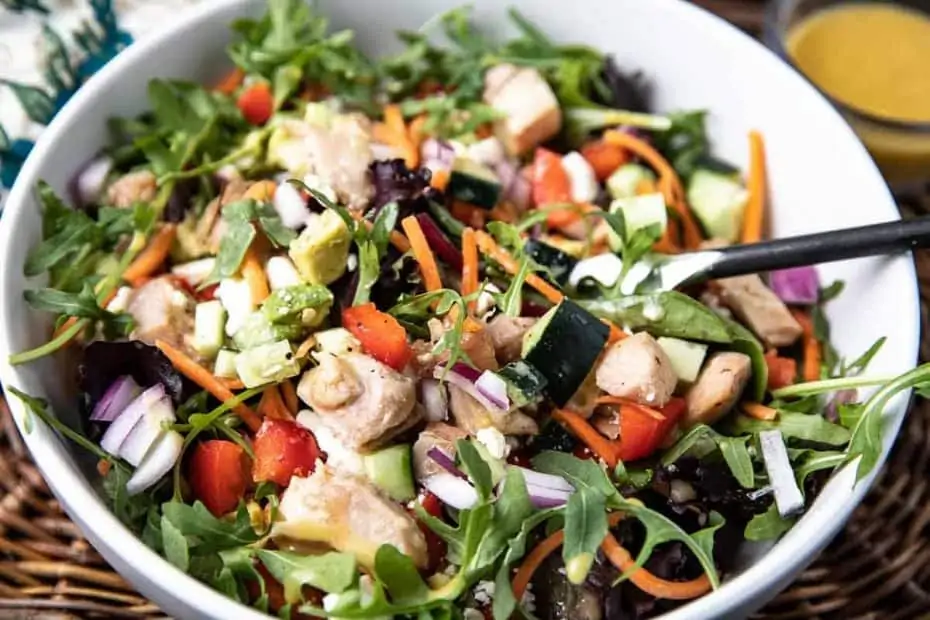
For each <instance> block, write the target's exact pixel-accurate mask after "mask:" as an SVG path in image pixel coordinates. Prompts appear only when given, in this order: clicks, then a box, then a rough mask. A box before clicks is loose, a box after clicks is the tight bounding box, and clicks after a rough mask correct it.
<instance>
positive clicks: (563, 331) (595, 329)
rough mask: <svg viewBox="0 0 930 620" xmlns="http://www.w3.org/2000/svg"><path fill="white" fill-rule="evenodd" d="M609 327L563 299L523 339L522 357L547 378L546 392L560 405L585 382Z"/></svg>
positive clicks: (605, 341)
mask: <svg viewBox="0 0 930 620" xmlns="http://www.w3.org/2000/svg"><path fill="white" fill-rule="evenodd" d="M609 333H610V329H609V328H608V327H607V325H605V324H604V323H602V322H601V321H600V320H599V319H597V318H596V317H595V316H594V315H592V314H591V313H590V312H588V311H587V310H584V309H583V308H582V307H581V306H579V305H578V304H576V303H575V302H573V301H571V300H569V299H564V300H562V301H561V302H560V303H559V305H557V306H556V307H554V308H552V309H551V310H549V311H548V312H547V313H546V314H545V315H543V316H542V318H540V319H539V321H538V322H537V323H536V324H535V325H534V326H533V327H532V328H531V329H530V330H529V331H528V332H527V333H526V336H524V338H523V359H524V360H525V361H526V362H527V363H528V364H530V365H531V366H533V367H534V368H536V369H537V370H538V371H539V372H540V374H541V375H542V376H544V377H545V378H546V382H547V384H548V385H547V387H546V391H547V392H548V393H549V397H550V398H551V399H552V400H553V402H555V404H556V406H558V407H562V406H564V405H565V403H567V402H568V401H569V400H570V399H571V397H572V396H573V395H574V394H575V392H576V391H577V390H578V388H579V387H580V386H581V384H582V383H584V380H585V377H587V376H588V373H589V372H590V371H591V369H592V368H593V367H594V363H595V362H596V361H597V358H598V357H599V356H600V354H601V351H602V350H603V349H604V345H605V344H606V343H607V336H608V334H609Z"/></svg>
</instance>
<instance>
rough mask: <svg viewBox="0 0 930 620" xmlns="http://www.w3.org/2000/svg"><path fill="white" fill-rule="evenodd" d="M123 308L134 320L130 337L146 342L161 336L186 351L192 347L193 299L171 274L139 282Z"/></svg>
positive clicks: (148, 342) (161, 338)
mask: <svg viewBox="0 0 930 620" xmlns="http://www.w3.org/2000/svg"><path fill="white" fill-rule="evenodd" d="M126 311H127V312H128V313H129V314H131V315H132V318H133V319H134V320H135V323H136V325H135V329H134V330H133V332H132V338H133V339H135V340H141V341H142V342H144V343H146V344H154V343H155V340H156V339H158V340H164V341H166V342H168V343H169V344H172V345H174V346H176V347H180V348H182V349H184V350H186V351H188V352H189V351H191V350H192V347H191V346H190V345H191V344H192V338H193V332H194V300H193V299H191V297H190V295H188V294H187V293H186V292H185V291H184V290H183V289H182V288H180V287H179V286H177V285H176V284H175V281H174V279H173V278H172V277H170V276H162V277H160V278H155V279H154V280H150V281H148V282H146V283H145V284H143V285H142V286H140V287H139V288H138V289H136V290H135V291H134V292H133V293H132V295H131V298H130V300H129V305H128V306H127V307H126ZM189 341H191V342H189ZM197 357H199V356H197Z"/></svg>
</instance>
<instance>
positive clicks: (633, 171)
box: [607, 164, 656, 198]
mask: <svg viewBox="0 0 930 620" xmlns="http://www.w3.org/2000/svg"><path fill="white" fill-rule="evenodd" d="M655 180H656V175H655V174H654V173H653V172H652V170H650V169H649V168H646V167H645V166H640V165H639V164H624V165H622V166H620V167H619V168H617V169H616V170H615V171H614V173H613V174H611V175H610V176H609V177H608V178H607V191H608V192H610V196H611V197H612V198H629V197H630V196H635V195H636V194H638V193H639V191H638V190H639V186H640V183H642V182H643V181H655Z"/></svg>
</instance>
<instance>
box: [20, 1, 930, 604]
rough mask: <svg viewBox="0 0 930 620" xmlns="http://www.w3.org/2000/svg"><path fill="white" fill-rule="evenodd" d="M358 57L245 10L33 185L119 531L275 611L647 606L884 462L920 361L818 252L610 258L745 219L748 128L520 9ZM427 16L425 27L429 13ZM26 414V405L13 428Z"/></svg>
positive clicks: (339, 38)
mask: <svg viewBox="0 0 930 620" xmlns="http://www.w3.org/2000/svg"><path fill="white" fill-rule="evenodd" d="M510 17H511V18H512V20H513V21H514V23H515V25H516V27H517V29H518V31H519V34H518V36H516V38H513V39H511V40H508V41H498V40H493V39H490V38H488V37H487V36H485V35H484V34H483V33H482V32H481V31H480V30H478V29H477V28H476V27H474V26H473V24H472V23H471V22H470V19H469V13H468V11H467V10H466V9H458V10H453V11H451V12H448V13H445V14H442V15H440V16H438V17H436V18H435V19H434V20H432V21H431V22H430V23H429V24H426V25H424V27H423V28H422V29H421V30H419V31H416V32H401V33H399V37H400V39H401V41H402V42H403V44H404V49H403V50H402V51H401V52H400V53H398V54H397V55H394V56H390V57H387V58H382V59H378V60H373V59H369V58H367V57H366V56H365V55H363V54H362V53H361V52H360V51H359V50H358V49H356V47H354V45H353V40H352V33H351V32H346V31H342V32H329V30H328V24H327V21H326V19H325V18H324V17H323V16H321V15H319V14H317V13H316V12H315V11H314V9H312V8H311V7H309V6H307V5H305V4H304V3H303V2H302V1H300V0H272V1H271V2H269V6H268V13H267V15H265V16H264V17H262V18H261V19H257V20H251V19H246V20H240V21H238V22H236V23H235V24H234V25H233V29H234V31H235V33H236V35H237V38H236V40H235V42H234V43H232V44H231V45H230V47H229V50H228V52H229V57H230V59H231V60H232V62H233V63H234V65H235V69H234V70H233V71H232V72H231V73H229V74H228V76H227V77H225V78H224V79H223V80H222V81H221V82H220V83H219V84H215V85H208V86H202V85H198V84H192V83H187V82H179V81H170V80H152V81H151V82H150V84H149V89H148V92H149V98H150V100H151V111H150V112H147V113H145V114H143V115H141V116H140V117H138V118H116V119H113V120H112V123H111V129H112V134H113V140H112V145H111V146H110V147H109V148H107V149H106V150H104V151H103V152H102V153H99V154H98V155H97V156H96V157H95V158H94V159H92V160H91V161H89V162H88V163H87V164H86V165H85V166H84V167H83V168H82V169H81V171H80V173H79V174H78V175H77V176H76V177H75V179H74V181H73V183H72V184H71V187H70V188H69V193H70V194H71V196H70V199H71V202H73V206H68V205H66V204H65V201H64V200H63V199H62V198H61V197H59V196H58V195H56V194H55V192H54V191H53V190H52V189H51V188H50V187H49V186H48V185H46V184H44V183H40V184H39V186H38V187H37V192H38V195H39V198H40V199H41V204H42V205H43V239H42V241H41V242H40V243H39V244H38V245H36V246H35V247H34V248H33V250H32V251H31V252H30V253H29V254H28V256H27V258H26V261H25V266H24V271H25V275H26V276H28V277H36V276H41V277H42V278H44V280H43V281H44V282H46V285H45V286H44V287H37V288H34V289H31V290H29V291H27V292H26V293H25V300H26V302H27V303H29V304H30V306H31V307H33V308H34V309H36V310H37V311H42V312H48V313H50V314H52V315H54V316H55V317H56V321H55V328H54V333H53V334H52V335H51V337H50V339H49V341H48V342H47V343H45V344H43V345H42V346H39V347H38V348H36V349H33V350H30V351H24V352H21V353H18V354H16V355H13V356H12V357H11V359H10V362H11V363H12V364H25V363H29V362H32V361H34V360H36V359H38V358H41V357H43V356H47V355H50V354H54V353H56V352H59V351H62V350H64V349H66V348H67V349H70V353H71V354H73V355H74V356H75V357H76V358H77V359H78V360H79V363H78V365H77V373H76V381H77V385H78V387H79V392H80V395H81V398H80V404H79V406H80V410H81V412H82V420H83V423H82V424H81V425H80V427H79V428H71V427H70V426H67V425H65V424H63V423H61V422H60V421H59V420H58V419H57V418H56V417H55V416H54V415H53V414H52V412H50V411H49V409H48V407H47V404H46V403H45V402H44V401H42V400H40V399H38V398H35V397H32V396H29V395H28V394H25V393H23V392H22V391H20V390H17V389H16V388H15V387H10V391H11V392H12V393H13V394H15V395H16V396H17V397H19V398H20V399H21V400H22V401H23V402H24V403H25V405H26V406H27V409H28V411H30V412H31V415H35V416H38V417H39V418H40V419H42V420H43V421H44V422H46V423H47V424H49V425H51V426H52V427H54V428H55V429H56V430H57V431H59V432H60V433H61V434H62V435H64V436H65V437H68V438H69V439H70V440H72V441H74V442H75V443H76V444H78V445H79V446H81V447H82V448H83V449H85V450H86V451H87V453H89V454H90V455H91V456H92V458H94V459H96V461H97V462H98V471H99V473H100V476H101V485H102V490H103V493H104V494H105V495H106V497H108V498H109V501H110V502H111V504H112V508H113V511H114V512H115V514H116V515H117V516H118V517H119V518H120V519H121V520H122V521H123V522H124V523H125V524H126V526H127V527H129V528H131V529H132V530H133V531H134V532H136V533H137V534H138V535H139V536H140V537H141V538H142V540H143V541H144V542H145V543H146V544H147V545H149V546H150V547H152V548H153V549H155V550H156V551H158V552H159V553H161V554H163V555H164V557H165V558H166V559H167V560H168V561H169V562H170V563H171V564H173V565H174V566H176V567H177V568H179V569H181V570H183V571H186V572H187V573H189V574H191V575H192V576H194V577H196V578H197V579H200V580H202V581H204V582H206V583H208V584H210V585H212V586H213V587H215V588H216V589H218V590H219V591H221V592H223V593H224V594H226V595H228V596H229V597H232V598H234V599H236V600H239V601H241V602H243V603H245V604H249V605H252V606H254V607H256V608H258V609H260V610H262V611H266V612H268V613H273V614H278V615H280V616H281V617H298V616H301V617H302V616H332V617H339V618H388V617H411V618H469V619H471V618H484V617H493V618H495V619H498V620H502V619H506V618H510V617H520V616H525V617H545V618H569V617H571V618H592V619H595V618H602V617H607V618H647V617H652V616H655V615H658V614H661V613H663V612H665V611H668V610H670V609H672V608H674V607H676V606H678V605H681V604H682V603H684V602H686V601H688V600H691V599H694V598H696V597H700V596H702V595H704V594H706V593H708V592H710V591H711V590H713V589H714V588H716V587H718V586H719V585H720V583H721V579H723V578H725V577H726V575H727V573H728V571H731V570H733V568H734V563H735V559H736V554H737V550H738V548H739V547H740V545H741V544H744V541H750V542H751V541H760V540H766V539H774V538H777V537H778V536H780V535H781V534H783V533H784V532H785V531H787V530H788V529H789V528H790V527H791V526H792V524H793V523H794V522H795V521H796V520H797V519H798V518H799V517H800V516H801V515H802V514H803V513H804V510H805V508H806V507H807V506H809V505H810V504H811V502H812V501H813V500H814V498H815V497H816V496H817V494H818V492H819V490H820V489H821V488H822V487H823V485H824V483H825V482H826V480H827V479H828V478H829V477H830V476H831V474H832V472H834V471H836V470H837V469H838V468H840V467H843V466H845V465H847V464H851V466H853V467H856V468H857V472H858V477H859V478H862V477H863V476H865V475H867V474H868V473H869V472H870V471H871V470H872V469H873V468H874V467H875V465H876V463H877V462H878V459H879V456H880V454H881V449H882V442H881V435H882V412H883V410H884V409H885V408H886V406H887V404H888V403H889V401H890V400H891V399H892V398H893V397H894V396H895V395H897V394H898V393H900V392H902V391H905V390H908V389H911V388H914V387H917V388H921V389H926V386H927V385H928V377H930V369H928V368H926V367H921V368H917V369H915V370H913V371H911V372H909V373H907V374H905V375H902V376H900V377H897V378H895V377H870V376H868V375H866V374H865V371H866V367H867V366H868V364H869V361H870V360H871V359H872V357H873V356H874V355H875V354H876V352H878V350H879V349H880V347H881V346H882V343H883V339H882V340H879V341H878V342H876V343H875V344H874V345H873V346H872V347H870V348H869V349H868V350H867V351H865V352H863V353H862V355H861V356H860V357H859V358H857V359H854V360H846V359H843V358H841V357H840V356H839V355H838V354H837V352H836V351H835V349H834V348H833V346H832V345H831V343H830V338H829V325H828V322H827V320H826V315H825V313H824V307H825V305H826V304H827V303H828V302H829V301H830V300H831V299H832V298H834V297H835V296H836V295H838V294H839V293H840V292H841V289H842V283H841V282H834V283H832V284H825V285H822V283H821V282H819V280H818V277H817V273H816V272H815V271H814V270H813V269H811V268H799V269H792V270H788V271H782V272H777V273H769V274H758V275H747V276H740V277H734V278H728V279H725V280H718V281H714V282H711V283H709V284H705V285H700V286H694V287H690V288H688V289H686V290H675V291H660V292H642V291H639V292H637V291H633V292H632V293H631V291H629V290H627V288H628V287H624V284H625V281H626V280H627V279H628V278H627V276H628V274H629V272H630V270H631V269H632V268H633V267H634V266H636V265H637V264H640V263H641V261H643V260H658V259H660V257H661V256H662V255H669V254H675V253H679V252H682V251H687V250H695V249H699V248H704V247H712V246H714V245H725V244H732V243H753V242H757V241H759V240H760V239H761V238H762V231H763V225H762V224H763V219H764V215H765V210H766V204H765V203H766V198H765V194H766V191H765V190H766V188H765V183H766V171H765V157H764V143H763V138H762V136H761V135H760V134H758V133H757V132H752V133H751V134H750V135H749V145H750V158H749V161H750V163H749V167H748V169H747V170H746V171H741V170H739V169H737V168H735V167H733V166H732V165H731V164H729V163H727V162H725V161H722V160H721V159H719V158H718V157H715V156H714V154H713V151H712V149H711V145H710V142H709V140H708V137H707V135H706V133H705V128H704V120H705V115H706V113H705V112H704V111H684V112H676V113H672V114H657V113H654V112H652V111H650V108H649V106H650V97H649V90H650V89H649V84H650V82H649V79H648V78H647V77H645V76H642V75H640V74H638V73H635V72H632V71H629V70H627V69H625V68H620V67H618V66H617V65H616V63H615V62H614V60H613V59H612V58H611V57H609V56H605V55H604V54H602V53H600V52H599V51H597V50H594V49H591V48H589V47H585V46H582V45H562V44H558V43H555V42H553V41H551V40H550V39H549V38H548V37H547V36H546V35H545V34H544V33H542V32H540V31H539V30H538V29H537V28H536V27H534V26H533V25H532V24H531V23H529V22H528V21H527V20H526V19H524V18H523V17H522V16H521V15H520V14H518V13H517V12H515V11H511V13H510ZM436 35H441V38H442V39H443V41H444V42H443V43H442V44H440V43H436V42H435V40H436V39H437V36H436ZM27 422H28V420H27Z"/></svg>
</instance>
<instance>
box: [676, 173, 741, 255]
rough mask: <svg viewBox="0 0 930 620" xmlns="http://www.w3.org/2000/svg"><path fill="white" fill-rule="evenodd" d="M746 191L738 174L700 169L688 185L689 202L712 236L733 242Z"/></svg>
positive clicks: (737, 233) (739, 224)
mask: <svg viewBox="0 0 930 620" xmlns="http://www.w3.org/2000/svg"><path fill="white" fill-rule="evenodd" d="M748 201H749V192H748V191H747V190H746V188H745V187H743V184H742V182H741V181H740V179H739V177H738V176H737V175H733V174H721V173H719V172H715V171H713V170H707V169H705V168H699V169H698V170H695V172H694V174H692V175H691V180H690V181H689V183H688V203H689V204H690V205H691V208H692V209H693V210H694V213H695V215H697V217H698V219H699V220H700V221H701V224H702V225H703V226H704V229H705V230H706V231H707V234H708V235H710V236H711V237H716V238H719V239H725V240H726V241H730V242H733V241H736V240H737V239H738V238H739V232H740V228H741V226H742V224H743V212H744V211H745V209H746V203H747V202H748Z"/></svg>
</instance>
